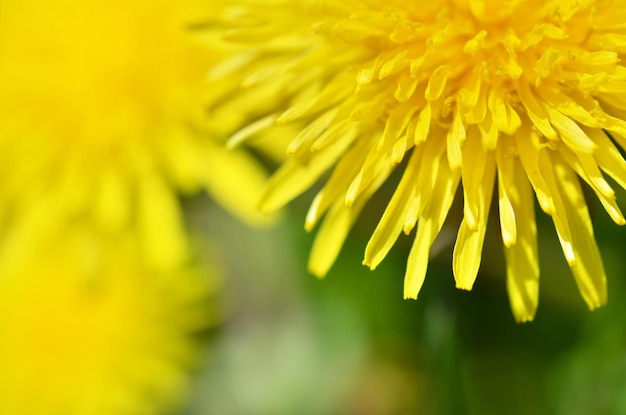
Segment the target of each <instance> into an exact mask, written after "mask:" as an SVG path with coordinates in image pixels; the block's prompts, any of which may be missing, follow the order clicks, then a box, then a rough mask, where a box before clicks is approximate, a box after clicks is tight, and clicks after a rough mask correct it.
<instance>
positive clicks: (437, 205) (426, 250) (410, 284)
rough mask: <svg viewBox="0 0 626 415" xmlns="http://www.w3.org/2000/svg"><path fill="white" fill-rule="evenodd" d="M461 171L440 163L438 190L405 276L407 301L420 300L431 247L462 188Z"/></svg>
mask: <svg viewBox="0 0 626 415" xmlns="http://www.w3.org/2000/svg"><path fill="white" fill-rule="evenodd" d="M459 179H460V172H459V170H454V171H453V170H450V167H449V166H448V163H445V162H444V163H441V168H440V169H439V173H438V174H437V182H436V184H435V186H436V188H437V189H438V191H437V192H434V193H433V197H432V199H430V201H429V203H428V204H427V205H426V207H425V208H424V212H423V213H422V216H421V218H420V220H419V225H418V227H417V234H416V235H415V241H414V242H413V246H412V248H411V252H410V253H409V258H408V261H407V270H406V276H405V278H404V298H414V299H416V298H417V295H418V294H419V292H420V289H421V288H422V284H423V283H424V278H425V276H426V269H427V266H428V256H429V254H430V248H431V247H432V245H433V242H434V241H435V238H436V237H437V235H438V234H439V232H440V231H441V227H442V226H443V223H444V222H445V220H446V217H447V215H448V211H449V210H450V206H451V205H452V202H453V201H454V196H455V194H456V189H457V187H458V185H459Z"/></svg>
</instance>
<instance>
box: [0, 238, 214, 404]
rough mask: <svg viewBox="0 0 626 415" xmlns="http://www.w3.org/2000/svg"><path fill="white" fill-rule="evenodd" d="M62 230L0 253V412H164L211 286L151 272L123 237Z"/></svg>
mask: <svg viewBox="0 0 626 415" xmlns="http://www.w3.org/2000/svg"><path fill="white" fill-rule="evenodd" d="M104 239H105V238H102V237H100V236H98V237H96V236H94V235H93V234H90V233H86V232H84V231H70V232H68V233H67V234H66V235H65V236H64V237H62V238H59V239H55V240H54V241H55V242H54V243H43V244H41V246H40V248H39V249H37V250H35V251H33V252H31V253H30V255H26V256H23V257H22V258H19V259H18V258H17V257H15V256H12V257H11V258H8V259H7V258H3V260H2V261H0V264H1V266H0V275H2V278H1V279H0V339H1V341H0V367H2V370H1V371H0V413H2V414H6V415H31V414H51V415H56V414H59V415H61V414H66V415H74V414H76V415H78V414H90V415H91V414H103V415H104V414H106V415H111V414H115V415H123V414H128V415H139V414H145V415H147V414H159V413H169V412H168V410H171V409H172V407H173V406H174V405H177V404H180V400H181V399H182V398H183V395H184V393H185V390H187V388H188V385H189V380H190V379H189V370H190V369H191V367H192V365H193V364H194V362H195V360H196V358H197V353H198V351H199V350H200V349H199V346H200V344H199V343H198V339H197V338H195V336H196V335H197V334H198V332H199V331H200V330H203V329H205V328H206V327H208V326H209V325H210V324H212V321H211V318H212V317H211V313H210V312H209V311H210V309H209V308H208V307H207V299H208V298H209V295H210V292H211V290H212V288H211V287H210V284H209V281H210V280H208V279H207V278H205V277H204V276H202V277H201V276H200V275H199V274H197V273H196V272H195V271H193V270H191V269H187V270H178V271H175V272H170V271H168V272H161V271H154V270H152V269H150V268H148V267H147V265H146V263H145V262H144V261H142V260H141V256H140V255H138V252H137V251H138V247H137V244H136V242H135V241H134V239H132V238H130V237H124V238H117V239H115V240H113V239H110V240H108V241H105V240H104Z"/></svg>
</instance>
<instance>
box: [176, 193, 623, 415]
mask: <svg viewBox="0 0 626 415" xmlns="http://www.w3.org/2000/svg"><path fill="white" fill-rule="evenodd" d="M384 193H385V192H384V190H383V191H382V192H381V194H379V199H376V198H375V199H374V200H373V203H372V206H370V208H371V210H370V211H369V212H370V215H369V216H368V215H364V216H367V217H369V218H372V219H367V218H366V219H364V220H361V222H359V223H358V224H357V227H356V229H355V230H354V231H353V232H352V236H351V238H350V240H349V241H348V243H347V244H346V246H345V248H344V250H343V252H342V254H341V256H340V258H339V260H338V262H337V264H336V265H335V267H334V268H333V269H332V271H331V272H330V273H329V275H328V276H327V278H326V279H325V280H317V279H316V278H314V277H313V276H311V275H308V274H307V273H306V271H305V269H306V261H307V254H308V250H309V248H310V246H311V243H312V237H313V235H308V234H306V233H305V232H304V231H303V230H302V226H301V225H302V221H303V217H304V213H305V209H306V204H307V202H308V201H310V198H307V197H306V196H304V197H302V198H301V199H300V200H298V201H296V203H294V204H293V207H292V209H291V210H290V211H288V212H286V213H285V214H284V216H283V222H281V224H280V225H279V226H277V227H275V228H273V229H270V230H266V231H251V230H249V229H247V228H245V227H243V226H241V225H240V224H238V223H237V222H235V221H233V220H232V219H230V218H229V217H228V216H227V215H226V214H225V213H224V212H222V211H221V210H220V209H219V208H217V207H215V206H214V205H212V204H211V203H209V202H208V201H206V200H202V199H196V200H193V202H192V203H190V204H188V210H187V211H188V214H189V216H190V218H191V220H190V222H191V224H192V226H193V228H194V229H195V230H196V231H198V232H200V233H202V232H209V233H211V234H212V235H214V236H216V238H217V239H219V241H220V242H219V247H217V248H218V249H219V251H220V252H221V258H222V259H223V260H224V263H225V267H226V271H227V273H226V274H227V277H226V280H225V283H224V286H223V290H222V292H221V294H220V296H219V309H220V310H221V313H222V314H221V316H222V318H223V320H222V323H221V324H220V325H219V326H217V327H216V328H215V329H213V330H212V331H211V333H210V336H209V342H208V344H207V347H206V353H205V359H204V362H203V364H202V367H200V368H199V369H198V373H197V374H196V379H195V382H194V385H193V390H192V395H191V397H190V399H189V402H188V404H187V407H186V409H185V410H184V411H183V412H182V414H185V415H204V414H225V415H229V414H234V415H238V414H242V415H245V414H286V415H287V414H346V415H347V414H480V415H483V414H503V413H506V414H568V415H576V414H581V415H582V414H607V415H608V414H623V413H626V325H625V324H624V321H623V316H624V311H625V310H626V306H625V304H626V302H625V301H624V298H625V296H626V290H625V289H624V286H625V283H624V278H623V276H624V268H625V266H626V265H625V263H624V261H623V246H624V243H626V233H625V232H624V229H623V228H618V227H616V226H615V225H614V224H613V223H612V222H611V221H610V219H609V218H608V217H607V216H606V215H605V214H604V212H603V211H602V210H601V206H598V205H596V204H594V203H595V202H594V201H593V199H592V198H589V200H590V203H591V210H592V216H593V217H594V220H595V224H596V227H595V230H596V236H597V239H598V243H599V246H600V248H601V250H602V253H603V257H604V260H605V266H606V268H607V273H608V278H609V292H610V298H609V303H608V305H607V306H605V307H603V308H601V309H598V310H595V311H593V312H590V311H589V310H587V308H586V306H585V304H584V302H583V301H582V299H581V298H580V295H579V293H578V291H577V288H576V286H575V283H574V280H573V278H572V277H571V275H570V271H569V269H568V267H567V265H566V262H565V260H564V259H563V255H562V253H561V251H560V246H559V244H558V241H557V238H556V235H555V232H554V229H553V226H552V224H551V222H550V221H549V219H548V218H546V217H545V215H543V214H539V215H538V221H539V244H540V252H541V270H542V274H541V289H540V290H541V294H540V305H539V310H538V313H537V316H536V318H535V321H534V322H531V323H528V324H522V325H519V324H516V323H515V322H514V320H513V317H512V315H511V313H510V310H509V305H508V300H507V296H506V288H505V279H504V262H503V253H502V249H501V245H500V240H499V235H498V234H497V227H496V226H492V229H491V231H490V233H489V237H488V241H487V243H486V246H485V252H484V258H483V265H482V270H481V274H480V276H479V278H478V281H477V283H476V286H475V288H474V290H473V291H472V292H463V291H459V290H457V289H455V288H454V281H453V277H452V274H451V265H450V264H451V258H450V257H451V251H452V245H453V239H452V238H453V237H454V235H455V231H454V229H455V228H456V226H454V225H455V221H456V219H455V218H454V217H451V218H450V228H449V232H448V233H449V235H448V236H449V239H448V240H445V239H446V232H443V233H442V237H441V238H440V239H439V241H438V243H437V244H436V246H435V248H434V250H435V251H436V252H433V254H434V255H433V259H432V262H431V264H430V268H429V273H428V276H427V279H426V283H425V285H424V288H423V289H422V292H421V293H420V298H419V299H418V300H417V301H412V300H403V299H402V279H403V275H404V263H405V258H406V255H407V252H408V248H409V246H410V245H409V244H410V240H411V238H410V237H405V238H403V239H401V240H400V241H399V243H398V244H397V245H396V247H395V248H394V249H393V250H392V252H391V254H390V255H389V257H388V258H387V259H386V260H385V261H384V262H383V263H382V265H381V266H380V268H379V269H377V270H375V271H373V272H372V271H369V270H368V269H367V268H365V267H362V266H361V265H360V262H361V260H362V252H363V249H364V247H365V244H366V241H367V237H368V235H369V232H371V230H372V229H373V224H372V223H368V220H369V221H370V222H371V221H373V220H375V219H374V218H375V217H376V215H377V213H378V212H377V209H379V208H380V206H375V205H376V204H377V203H380V205H381V206H384V203H385V202H386V200H387V195H385V194H384ZM625 196H626V195H624V194H620V195H619V198H620V199H621V200H626V197H625ZM452 216H454V215H452ZM491 224H492V225H494V224H495V225H497V217H493V218H492V221H491ZM213 248H215V247H214V246H213V247H212V249H213Z"/></svg>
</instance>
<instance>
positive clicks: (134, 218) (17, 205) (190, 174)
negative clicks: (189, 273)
mask: <svg viewBox="0 0 626 415" xmlns="http://www.w3.org/2000/svg"><path fill="white" fill-rule="evenodd" d="M202 3H203V2H198V1H195V0H183V1H173V0H157V1H147V0H131V1H125V0H112V1H109V0H86V1H83V0H60V1H57V0H54V1H53V0H26V1H22V0H8V1H3V2H2V4H1V5H0V149H1V150H0V177H1V180H0V224H1V229H2V230H3V233H4V234H7V235H8V236H9V237H10V239H11V241H10V242H7V243H8V244H10V245H15V244H22V247H21V248H20V250H29V249H30V247H29V244H31V243H32V240H33V238H34V239H35V240H36V239H37V238H38V237H39V236H41V235H42V234H44V233H47V232H49V231H50V227H51V226H53V227H54V226H57V225H58V224H59V223H62V222H63V221H71V220H76V219H79V220H87V221H90V222H91V223H93V224H94V226H96V227H97V228H99V229H101V230H104V231H106V232H109V233H114V232H118V231H123V230H124V229H127V228H130V227H133V228H135V229H137V230H138V233H139V234H140V235H141V239H142V241H143V245H142V246H143V251H144V253H145V255H146V257H147V258H148V259H149V260H150V261H151V262H152V263H153V264H154V265H157V266H161V267H163V268H168V267H173V266H176V265H177V264H180V263H182V262H183V261H184V260H185V259H186V258H187V256H188V246H187V245H188V241H187V237H186V234H185V229H184V224H183V220H182V217H181V213H180V209H179V205H178V200H177V193H178V192H181V193H184V194H185V193H190V192H195V191H197V190H199V189H205V190H207V191H208V192H209V193H210V194H211V196H212V197H214V198H215V199H216V200H218V201H219V202H220V203H221V204H222V205H224V206H226V207H227V208H228V210H229V211H231V212H234V213H235V214H237V215H238V216H239V217H241V218H243V219H245V220H248V221H249V222H259V221H262V220H263V218H264V216H263V215H260V214H258V213H257V212H256V210H255V207H256V206H255V199H256V198H258V196H259V194H260V190H258V189H260V188H261V186H262V183H263V182H264V180H265V176H264V172H263V169H262V168H261V167H260V166H258V165H257V164H255V162H254V161H253V159H252V158H251V157H249V156H248V155H246V154H244V153H243V152H229V151H227V150H226V149H224V148H223V143H221V142H219V141H218V140H217V139H216V138H214V136H212V135H211V132H210V131H206V130H203V126H202V124H203V121H202V122H200V121H199V120H201V117H200V115H201V108H202V106H201V104H200V102H201V100H202V96H203V95H204V94H205V93H206V91H205V90H203V87H202V86H203V79H204V76H205V73H206V71H207V69H208V67H209V66H210V64H211V62H213V61H214V60H215V59H216V56H215V50H213V49H211V48H207V45H208V43H207V42H205V41H204V40H203V39H199V38H198V37H197V36H195V34H196V33H197V32H196V31H195V30H194V25H195V24H196V23H197V22H198V21H202V17H203V15H204V12H205V11H206V10H210V4H202ZM209 93H210V91H209Z"/></svg>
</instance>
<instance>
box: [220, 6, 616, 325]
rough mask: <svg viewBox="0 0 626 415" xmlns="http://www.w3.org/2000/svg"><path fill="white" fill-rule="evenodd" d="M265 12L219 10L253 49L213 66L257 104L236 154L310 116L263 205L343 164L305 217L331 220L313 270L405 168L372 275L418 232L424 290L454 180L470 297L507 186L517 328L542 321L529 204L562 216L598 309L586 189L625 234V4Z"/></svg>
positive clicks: (460, 271) (459, 249)
mask: <svg viewBox="0 0 626 415" xmlns="http://www.w3.org/2000/svg"><path fill="white" fill-rule="evenodd" d="M272 4H275V6H270V5H269V3H268V2H264V1H237V2H233V3H229V4H227V5H225V6H224V7H222V8H221V9H220V11H219V13H218V15H217V16H216V17H215V18H214V22H213V27H218V28H220V29H219V30H221V31H222V32H223V33H224V37H225V38H226V39H229V40H231V41H233V42H238V43H240V44H242V45H243V46H242V47H243V51H242V52H241V53H238V54H236V55H234V56H232V57H231V58H229V59H227V60H225V61H224V62H223V63H222V64H219V65H217V67H216V68H217V69H216V70H214V72H217V76H216V77H217V79H218V80H219V81H220V82H222V83H226V84H228V85H229V87H228V88H224V89H225V90H227V91H228V93H235V94H241V95H243V96H252V97H254V96H255V95H256V96H259V99H257V100H250V101H249V102H247V103H246V107H244V109H243V111H246V112H247V113H250V114H254V111H252V110H250V109H249V108H255V107H256V106H257V105H260V108H261V109H262V110H261V111H259V112H258V113H257V114H256V115H257V120H256V121H254V122H253V123H252V124H250V125H248V126H246V127H245V128H243V129H242V130H241V131H240V132H239V133H238V134H235V135H234V136H233V140H232V144H236V143H238V142H243V141H245V140H246V139H249V138H251V137H252V136H253V135H254V134H252V133H254V132H256V131H257V130H258V129H260V128H263V127H265V126H269V125H271V124H285V123H291V122H295V121H299V122H304V123H305V127H304V128H302V129H301V131H300V133H299V134H298V135H297V136H296V137H294V139H293V140H292V142H291V144H290V145H289V147H288V152H289V153H290V154H291V157H290V159H289V160H288V161H286V162H285V163H284V165H283V166H282V167H281V169H280V170H279V171H278V172H277V173H276V175H275V176H274V177H273V179H272V180H271V182H270V184H269V188H268V191H267V193H266V195H265V198H264V199H263V203H262V207H263V208H264V209H273V208H275V207H277V206H281V205H283V204H285V203H287V202H288V201H290V200H291V199H292V198H294V197H295V196H297V195H298V194H300V193H302V192H303V191H304V190H305V189H307V188H309V187H310V186H311V185H312V184H314V183H315V182H316V181H317V180H318V179H320V178H321V177H326V176H324V173H325V172H326V171H328V170H331V171H332V172H331V173H330V175H329V176H328V177H327V178H326V179H325V184H324V186H323V188H322V189H321V191H320V192H319V193H318V194H317V196H316V197H315V199H314V201H313V204H312V206H311V208H310V211H309V213H308V216H307V218H306V228H307V229H312V228H313V227H314V226H315V225H316V224H317V223H318V222H319V221H320V219H321V218H322V217H324V216H325V218H324V221H323V224H322V225H321V229H320V230H319V233H318V235H317V238H316V242H315V245H314V247H313V252H312V256H311V260H310V268H311V270H312V272H313V273H315V274H318V275H324V274H325V273H326V272H327V270H328V269H329V267H330V266H331V264H332V263H333V261H334V260H335V257H336V255H337V253H338V251H339V249H340V247H341V245H342V244H343V241H344V238H345V237H346V234H347V232H348V230H349V229H350V227H351V225H352V224H353V223H354V220H355V218H356V217H357V216H358V215H359V213H360V212H361V210H362V208H363V206H364V205H365V203H366V201H367V200H368V199H370V198H371V197H372V195H373V194H374V192H375V191H376V190H377V188H378V187H379V186H380V185H381V184H382V183H383V182H385V181H386V180H387V178H388V177H389V175H390V173H391V172H392V171H394V170H397V169H401V170H402V178H401V180H400V182H399V184H398V185H397V188H396V189H395V193H394V195H393V197H392V198H391V200H390V202H389V204H388V207H387V209H386V211H385V212H384V214H383V215H382V217H381V219H380V222H379V224H378V226H377V228H376V229H375V231H374V233H373V235H372V237H371V239H370V241H369V243H368V245H367V248H366V251H365V260H364V263H365V264H366V265H368V266H369V267H370V268H375V267H376V266H377V265H378V264H379V263H380V262H381V261H382V260H383V258H384V257H385V256H386V254H387V252H388V251H389V250H390V248H391V247H392V245H393V244H394V242H395V240H396V239H397V238H398V236H399V235H400V233H401V232H403V231H404V232H405V233H407V234H408V233H410V232H412V230H413V229H414V228H415V227H416V225H417V229H416V232H415V240H414V244H413V247H412V249H411V252H410V254H409V257H408V266H407V271H406V278H405V297H407V298H416V297H417V295H418V293H419V291H420V288H421V286H422V283H423V281H424V277H425V274H426V268H427V263H428V256H429V251H430V248H431V246H432V244H433V241H434V240H435V238H436V237H437V235H438V233H439V232H440V230H441V228H442V225H443V223H444V220H445V218H446V216H447V213H448V211H449V208H450V205H451V203H452V201H453V199H454V196H455V193H456V191H457V189H458V188H459V187H462V193H463V210H464V218H463V220H462V223H461V224H460V228H459V230H458V235H457V238H456V243H455V246H454V254H453V264H452V265H453V272H454V277H455V280H456V285H457V287H458V288H461V289H466V290H469V289H471V288H472V286H473V285H474V281H475V279H476V276H477V273H478V270H479V266H480V262H481V253H482V249H483V241H484V237H485V229H486V226H487V220H488V212H489V210H490V204H491V200H492V195H493V191H494V186H495V185H496V183H497V199H498V206H499V217H500V228H501V233H502V239H503V242H504V247H505V248H504V249H505V254H506V260H507V267H506V268H507V287H508V292H509V296H510V301H511V306H512V310H513V314H514V316H515V318H516V319H517V320H518V321H527V320H531V319H532V318H533V317H534V314H535V309H536V307H537V301H538V278H539V266H538V258H537V257H538V254H537V240H536V239H537V238H536V225H535V206H534V199H535V198H536V199H537V200H538V202H539V205H540V207H541V209H542V210H543V211H544V212H545V213H546V214H548V215H550V216H551V217H552V219H553V222H554V225H555V228H556V232H557V235H558V238H559V240H560V243H561V246H562V249H563V253H564V255H565V258H566V259H567V262H568V263H569V266H570V267H571V270H572V272H573V275H574V277H575V280H576V283H577V285H578V287H579V289H580V292H581V294H582V296H583V298H584V300H585V301H586V302H587V304H588V305H589V307H590V308H594V307H598V306H600V305H602V304H604V303H605V301H606V283H605V272H604V269H603V265H602V260H601V257H600V254H599V251H598V248H597V245H596V242H595V238H594V234H593V230H592V223H591V219H590V217H589V213H588V209H587V205H586V202H585V200H584V198H583V192H582V190H581V184H580V183H579V182H580V181H581V179H582V182H585V183H587V185H588V186H589V187H590V188H591V189H593V191H594V192H595V194H596V195H597V197H598V198H599V200H600V201H601V202H602V204H603V206H604V207H605V208H606V211H607V212H608V214H609V215H610V216H611V218H612V219H613V220H614V221H615V222H616V223H618V224H624V222H625V221H624V217H623V215H622V213H621V212H620V210H619V208H618V206H617V205H616V202H615V192H614V191H613V189H612V188H611V185H610V184H609V182H608V181H607V177H610V178H612V179H613V180H614V181H615V182H617V184H619V185H620V186H621V187H625V186H626V162H625V161H624V159H623V156H622V153H621V151H622V150H623V149H626V121H624V120H626V88H625V87H626V66H624V64H623V61H622V60H623V58H624V56H626V55H625V53H626V25H625V24H624V22H625V21H626V2H623V1H621V0H548V1H543V0H433V1H427V2H407V1H399V0H390V1H384V2H380V1H374V0H347V1H343V2H331V1H326V0H322V1H319V2H313V1H306V0H299V1H298V0H283V1H280V2H272ZM224 27H226V28H227V29H224ZM239 91H240V92H239ZM263 94H269V95H268V96H265V95H263ZM224 96H227V95H226V94H225V95H224ZM259 103H260V104H259ZM214 105H215V106H219V105H222V104H221V103H220V102H215V103H214ZM459 185H461V186H459ZM533 193H534V197H533Z"/></svg>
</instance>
